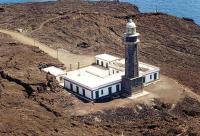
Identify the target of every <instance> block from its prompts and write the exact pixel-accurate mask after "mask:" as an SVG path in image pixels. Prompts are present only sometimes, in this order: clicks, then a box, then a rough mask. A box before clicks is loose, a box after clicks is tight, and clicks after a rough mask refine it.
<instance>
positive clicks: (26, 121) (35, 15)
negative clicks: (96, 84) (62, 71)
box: [0, 1, 200, 136]
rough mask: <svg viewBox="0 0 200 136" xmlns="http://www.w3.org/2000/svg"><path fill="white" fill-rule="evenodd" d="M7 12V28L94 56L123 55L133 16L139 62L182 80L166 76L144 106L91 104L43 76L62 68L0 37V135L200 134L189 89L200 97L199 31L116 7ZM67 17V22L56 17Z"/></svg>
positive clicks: (29, 7) (199, 115)
mask: <svg viewBox="0 0 200 136" xmlns="http://www.w3.org/2000/svg"><path fill="white" fill-rule="evenodd" d="M75 5H76V6H75ZM2 7H3V8H4V9H5V12H4V13H0V16H1V18H4V20H0V24H1V28H9V29H12V30H14V29H15V30H16V29H17V28H23V29H26V30H27V33H26V34H27V35H29V36H30V35H31V36H32V37H34V38H37V39H38V40H39V41H40V42H43V43H45V44H47V45H49V47H53V48H54V49H55V48H57V47H62V48H65V49H67V50H69V51H71V52H74V53H80V54H91V55H93V54H96V53H103V52H108V53H109V52H110V53H112V54H116V55H119V56H123V45H122V44H121V34H122V33H123V30H124V24H125V22H126V21H125V18H127V15H130V14H131V15H132V16H133V17H134V20H135V21H136V23H137V25H138V31H139V32H140V33H141V39H142V43H141V52H140V54H141V56H140V60H142V61H145V62H148V63H152V64H155V65H157V66H160V67H161V70H162V73H163V74H165V75H168V76H170V77H173V78H175V79H176V80H174V79H171V78H167V77H165V76H163V77H162V78H161V80H160V81H159V82H157V83H156V84H153V85H151V86H149V87H147V88H145V90H147V91H149V92H150V95H148V96H145V97H141V98H139V99H138V100H137V101H134V100H133V101H132V100H130V99H117V100H114V101H112V102H107V103H103V104H100V103H98V104H92V103H84V102H82V101H80V100H79V99H77V98H76V97H74V96H73V95H71V94H69V93H67V92H65V91H64V90H63V89H62V88H60V87H59V86H58V83H56V81H55V79H54V78H53V77H51V76H50V75H46V74H45V73H42V72H41V71H40V69H41V68H42V67H46V66H49V65H55V66H59V67H63V65H62V64H60V63H59V62H58V61H57V60H56V59H54V58H51V57H50V56H48V55H47V54H46V53H44V52H43V51H41V50H40V49H39V48H37V47H31V46H27V45H24V44H21V43H18V42H15V41H13V40H12V39H11V37H8V36H6V35H1V36H0V37H1V39H0V117H1V118H0V135H8V136H10V135H44V136H45V135H55V136H61V135H70V136H77V135H87V136H88V135H105V136H107V135H108V136H110V135H113V136H116V135H121V134H122V133H123V134H124V135H200V134H199V132H200V130H199V125H200V124H199V122H200V109H199V107H200V101H199V95H197V94H195V93H192V92H191V91H190V90H192V91H193V92H197V93H198V92H199V78H198V76H197V75H198V73H199V47H198V46H199V45H198V42H199V32H200V29H199V26H197V25H195V24H193V23H192V22H188V21H185V20H182V19H179V18H176V17H171V16H168V15H164V14H138V13H139V12H138V11H137V9H136V8H135V7H133V6H131V5H127V4H125V5H123V4H117V3H99V4H96V3H92V4H91V3H80V2H77V3H74V1H63V2H55V3H54V2H53V3H44V4H19V5H3V6H2ZM41 7H42V8H41ZM58 7H59V8H58ZM59 11H61V12H63V13H61V12H59ZM58 12H59V13H58ZM26 13H27V14H26ZM60 14H62V15H61V16H67V17H64V18H62V17H61V18H57V16H60ZM136 14H137V15H136ZM51 18H56V20H54V19H51ZM47 20H48V21H47ZM45 21H46V22H45ZM43 22H45V23H43ZM41 24H43V26H42V27H41V28H40V26H41ZM29 28H30V29H29ZM33 30H36V31H33ZM80 30H82V31H80ZM31 32H33V33H31ZM188 35H190V36H191V37H188ZM29 42H30V43H26V44H28V45H30V44H31V45H32V44H33V42H31V41H29ZM85 45H87V48H85ZM88 45H89V46H88ZM66 63H67V62H66ZM188 71H189V72H188ZM166 81H167V82H166ZM177 81H178V82H179V83H178V82H177ZM180 83H182V84H183V85H181V84H180ZM186 86H188V87H189V88H188V87H186ZM158 96H160V98H159V99H153V98H158ZM176 98H177V99H176ZM144 100H145V101H144ZM141 103H142V104H141ZM143 103H144V104H143ZM118 106H119V107H118ZM5 113H6V114H5Z"/></svg>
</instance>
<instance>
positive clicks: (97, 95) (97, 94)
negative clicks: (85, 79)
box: [95, 91, 99, 99]
mask: <svg viewBox="0 0 200 136" xmlns="http://www.w3.org/2000/svg"><path fill="white" fill-rule="evenodd" d="M95 95H96V99H98V98H99V91H96V92H95Z"/></svg>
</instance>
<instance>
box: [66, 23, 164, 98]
mask: <svg viewBox="0 0 200 136" xmlns="http://www.w3.org/2000/svg"><path fill="white" fill-rule="evenodd" d="M138 36H139V33H137V32H136V25H135V23H134V22H133V21H132V20H129V22H128V23H127V25H126V33H125V34H124V36H123V42H124V46H125V59H124V58H119V57H115V56H112V55H109V54H100V55H97V56H95V65H91V66H87V67H84V68H81V69H77V70H74V71H70V72H67V74H66V75H64V76H63V77H64V87H65V88H66V89H67V90H68V91H70V92H72V93H73V94H75V95H77V96H79V97H81V98H83V99H86V100H89V101H103V100H104V99H105V98H112V97H114V96H120V95H122V94H127V95H131V94H132V93H134V92H138V90H139V91H142V89H141V88H142V86H146V85H148V84H150V83H152V82H154V81H156V80H159V75H160V69H159V68H158V67H156V66H152V65H149V64H146V63H142V62H139V61H138V54H139V50H138V46H139V42H140V40H139V38H138ZM138 88H139V89H138Z"/></svg>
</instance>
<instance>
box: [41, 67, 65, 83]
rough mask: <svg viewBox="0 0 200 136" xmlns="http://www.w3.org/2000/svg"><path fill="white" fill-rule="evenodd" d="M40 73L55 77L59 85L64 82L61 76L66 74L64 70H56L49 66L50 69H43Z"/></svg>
mask: <svg viewBox="0 0 200 136" xmlns="http://www.w3.org/2000/svg"><path fill="white" fill-rule="evenodd" d="M42 71H44V72H46V73H50V74H51V75H53V76H55V77H56V80H57V81H58V82H59V83H62V82H64V79H63V77H62V76H63V75H65V74H66V72H65V71H64V70H62V69H60V68H57V67H55V66H50V67H47V68H43V69H42Z"/></svg>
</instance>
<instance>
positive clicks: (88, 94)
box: [64, 80, 92, 99]
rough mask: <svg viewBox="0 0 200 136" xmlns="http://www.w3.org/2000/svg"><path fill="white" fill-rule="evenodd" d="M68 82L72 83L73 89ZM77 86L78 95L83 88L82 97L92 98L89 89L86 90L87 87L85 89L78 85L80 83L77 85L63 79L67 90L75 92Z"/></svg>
mask: <svg viewBox="0 0 200 136" xmlns="http://www.w3.org/2000/svg"><path fill="white" fill-rule="evenodd" d="M70 84H72V85H73V90H71V85H70ZM77 86H78V88H79V93H78V94H79V95H82V96H83V89H84V90H85V96H84V97H87V98H89V99H92V95H91V93H92V92H91V90H88V89H86V88H84V87H82V86H80V85H77V84H74V83H71V82H69V81H67V80H65V81H64V88H67V89H69V90H71V91H73V92H75V93H77V90H76V89H77V88H76V87H77Z"/></svg>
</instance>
